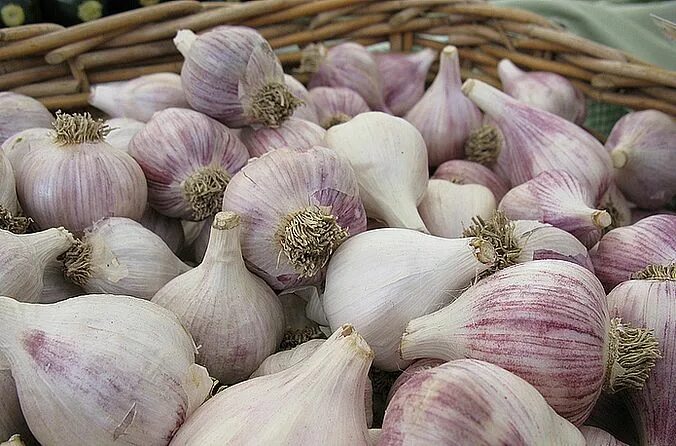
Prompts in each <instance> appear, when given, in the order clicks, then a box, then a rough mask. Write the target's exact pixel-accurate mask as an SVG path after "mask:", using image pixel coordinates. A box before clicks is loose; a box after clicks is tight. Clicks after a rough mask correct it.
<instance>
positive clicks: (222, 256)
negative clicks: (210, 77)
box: [203, 212, 244, 268]
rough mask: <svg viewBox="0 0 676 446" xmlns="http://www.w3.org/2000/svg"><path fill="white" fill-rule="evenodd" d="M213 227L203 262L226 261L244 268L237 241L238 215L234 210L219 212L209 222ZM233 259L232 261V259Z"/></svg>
mask: <svg viewBox="0 0 676 446" xmlns="http://www.w3.org/2000/svg"><path fill="white" fill-rule="evenodd" d="M211 227H212V228H213V229H216V231H213V230H212V231H211V235H210V237H209V244H208V245H207V250H206V252H205V253H204V260H203V261H204V262H208V263H215V262H228V263H231V264H232V267H233V268H234V267H237V266H241V267H242V268H244V261H243V258H242V249H241V247H240V243H239V234H240V232H241V226H240V218H239V215H237V214H235V213H234V212H219V213H217V214H216V216H215V217H214V222H213V223H212V224H211ZM233 260H234V261H233Z"/></svg>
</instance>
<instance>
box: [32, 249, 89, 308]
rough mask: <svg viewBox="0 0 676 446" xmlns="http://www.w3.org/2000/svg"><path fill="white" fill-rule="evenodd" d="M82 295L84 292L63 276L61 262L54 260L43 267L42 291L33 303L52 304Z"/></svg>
mask: <svg viewBox="0 0 676 446" xmlns="http://www.w3.org/2000/svg"><path fill="white" fill-rule="evenodd" d="M83 294H85V292H84V290H83V289H82V288H80V287H79V286H78V285H76V284H74V283H73V282H71V281H70V280H68V279H67V278H66V276H65V275H64V271H63V262H62V261H61V260H59V259H58V258H54V259H52V260H51V261H50V262H49V263H47V265H46V266H45V271H44V274H43V275H42V291H41V292H40V297H38V299H37V300H36V301H35V303H40V304H53V303H56V302H61V301H62V300H66V299H70V298H71V297H75V296H81V295H83Z"/></svg>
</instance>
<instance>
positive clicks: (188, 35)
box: [174, 29, 197, 57]
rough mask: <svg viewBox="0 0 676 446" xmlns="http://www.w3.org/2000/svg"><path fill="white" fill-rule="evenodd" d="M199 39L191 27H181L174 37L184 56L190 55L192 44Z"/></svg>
mask: <svg viewBox="0 0 676 446" xmlns="http://www.w3.org/2000/svg"><path fill="white" fill-rule="evenodd" d="M195 40H197V35H196V34H195V33H194V32H192V31H191V30H189V29H179V30H178V32H177V33H176V37H174V45H176V48H177V49H178V51H179V52H180V53H181V55H182V56H183V57H188V53H189V52H190V48H191V47H192V44H193V43H195Z"/></svg>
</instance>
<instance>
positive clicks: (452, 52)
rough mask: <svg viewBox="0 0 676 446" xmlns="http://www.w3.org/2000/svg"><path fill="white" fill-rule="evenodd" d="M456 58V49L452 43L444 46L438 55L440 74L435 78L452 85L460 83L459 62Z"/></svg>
mask: <svg viewBox="0 0 676 446" xmlns="http://www.w3.org/2000/svg"><path fill="white" fill-rule="evenodd" d="M457 59H458V49H457V48H456V47H454V46H452V45H448V46H445V47H444V49H443V50H442V51H441V55H440V56H439V71H440V72H441V76H438V77H437V78H435V81H436V80H437V79H438V82H443V84H444V85H447V86H449V87H454V86H456V85H460V84H461V83H462V78H461V77H460V70H459V68H460V63H459V61H458V60H457Z"/></svg>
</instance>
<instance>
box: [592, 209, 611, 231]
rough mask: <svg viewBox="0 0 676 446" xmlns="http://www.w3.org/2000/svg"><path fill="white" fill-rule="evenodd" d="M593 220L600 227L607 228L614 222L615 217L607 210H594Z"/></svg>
mask: <svg viewBox="0 0 676 446" xmlns="http://www.w3.org/2000/svg"><path fill="white" fill-rule="evenodd" d="M592 222H593V223H594V226H596V227H597V228H599V229H603V228H607V227H608V226H610V225H611V224H612V222H613V218H612V217H611V216H610V214H609V213H608V212H607V211H600V210H595V211H594V212H592Z"/></svg>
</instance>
